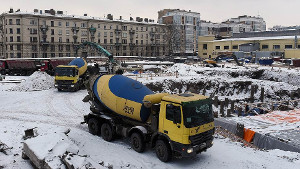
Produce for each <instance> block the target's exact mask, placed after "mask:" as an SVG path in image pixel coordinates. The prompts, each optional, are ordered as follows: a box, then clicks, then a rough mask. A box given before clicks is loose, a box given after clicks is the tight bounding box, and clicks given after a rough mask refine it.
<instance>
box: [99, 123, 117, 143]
mask: <svg viewBox="0 0 300 169" xmlns="http://www.w3.org/2000/svg"><path fill="white" fill-rule="evenodd" d="M101 137H102V138H103V139H104V140H105V141H112V140H113V138H114V134H113V130H112V128H111V126H110V125H109V124H107V123H103V124H102V126H101Z"/></svg>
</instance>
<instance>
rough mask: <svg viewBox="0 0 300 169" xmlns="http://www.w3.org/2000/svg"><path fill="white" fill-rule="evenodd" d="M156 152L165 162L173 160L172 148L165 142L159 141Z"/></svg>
mask: <svg viewBox="0 0 300 169" xmlns="http://www.w3.org/2000/svg"><path fill="white" fill-rule="evenodd" d="M155 151H156V155H157V157H158V159H160V161H163V162H168V161H170V160H171V158H172V151H171V148H170V146H169V145H168V144H167V143H166V142H165V141H163V140H157V141H156V146H155Z"/></svg>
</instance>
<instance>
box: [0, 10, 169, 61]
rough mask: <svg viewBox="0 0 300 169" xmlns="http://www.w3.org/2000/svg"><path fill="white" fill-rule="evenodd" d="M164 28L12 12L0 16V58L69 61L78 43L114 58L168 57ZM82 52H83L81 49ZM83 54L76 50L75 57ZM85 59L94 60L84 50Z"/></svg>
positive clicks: (52, 13) (110, 18) (139, 20)
mask: <svg viewBox="0 0 300 169" xmlns="http://www.w3.org/2000/svg"><path fill="white" fill-rule="evenodd" d="M166 31H167V27H166V26H165V25H164V24H157V23H154V21H153V20H148V19H147V18H144V19H142V18H139V17H137V19H136V20H133V19H132V18H130V20H123V19H122V17H120V18H119V19H113V16H112V15H108V17H107V18H97V17H90V16H87V15H86V14H85V15H84V16H75V15H69V14H68V15H66V14H64V13H63V12H62V11H57V12H56V11H54V10H52V9H51V10H45V11H42V10H34V12H32V13H30V12H21V11H19V10H18V11H13V10H12V9H11V10H10V11H9V12H7V13H3V14H1V15H0V33H1V36H0V58H36V57H45V58H46V57H70V56H74V54H75V51H76V50H75V49H76V47H77V46H79V45H80V43H82V42H85V41H89V42H95V43H98V44H100V45H101V46H102V47H104V48H105V49H107V50H108V51H109V52H110V53H112V54H113V55H114V56H155V57H160V56H165V55H168V53H167V52H168V49H167V47H168V45H167V40H166V39H167V38H166V37H165V32H166ZM84 50H85V49H84ZM82 51H83V50H82V49H80V50H79V51H78V54H81V52H82ZM85 51H86V52H88V55H89V56H98V55H100V54H99V53H97V51H96V50H93V49H88V50H85Z"/></svg>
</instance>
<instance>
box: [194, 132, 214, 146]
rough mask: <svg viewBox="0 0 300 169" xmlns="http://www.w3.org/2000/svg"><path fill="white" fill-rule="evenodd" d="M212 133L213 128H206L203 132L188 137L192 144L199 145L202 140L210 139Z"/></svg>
mask: <svg viewBox="0 0 300 169" xmlns="http://www.w3.org/2000/svg"><path fill="white" fill-rule="evenodd" d="M213 134H214V129H212V130H208V131H206V132H204V133H200V134H197V135H194V136H190V137H189V139H190V140H191V142H192V145H193V146H194V145H199V144H201V143H203V142H206V141H207V140H212V139H213Z"/></svg>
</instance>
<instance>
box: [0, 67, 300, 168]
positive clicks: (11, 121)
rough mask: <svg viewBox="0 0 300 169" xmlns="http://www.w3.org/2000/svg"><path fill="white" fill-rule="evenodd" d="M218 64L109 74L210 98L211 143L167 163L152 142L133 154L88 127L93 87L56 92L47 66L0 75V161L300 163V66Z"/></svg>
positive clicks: (124, 141)
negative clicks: (45, 69) (194, 153)
mask: <svg viewBox="0 0 300 169" xmlns="http://www.w3.org/2000/svg"><path fill="white" fill-rule="evenodd" d="M129 62H130V61H128V63H129ZM141 63H142V62H141V61H140V62H139V64H141ZM144 63H151V61H144ZM152 64H153V63H152ZM217 64H218V66H217V67H209V66H207V63H194V64H191V63H190V64H184V63H177V64H174V63H173V65H169V66H167V65H163V64H162V65H160V64H154V65H149V64H144V65H143V66H142V67H141V66H139V71H134V70H128V69H127V71H125V72H124V73H123V75H115V76H112V78H113V77H116V76H124V77H126V78H129V79H132V80H133V81H138V82H139V83H141V84H142V85H145V86H146V87H147V88H149V89H150V90H151V91H153V93H155V94H159V93H169V94H175V95H176V94H180V93H186V94H188V93H195V94H200V95H204V96H206V97H207V98H210V99H211V104H212V110H211V112H212V114H213V116H214V128H215V133H214V135H213V142H214V143H213V145H212V147H211V148H209V149H207V150H205V152H203V153H201V154H198V155H197V156H193V157H192V158H184V157H183V158H182V157H181V158H178V157H173V159H172V161H171V162H168V163H163V162H161V161H162V159H160V160H161V161H160V160H159V159H157V158H156V157H155V152H154V151H152V150H151V149H152V148H151V147H149V146H146V147H145V152H144V153H138V152H135V151H133V150H132V149H134V150H135V148H134V147H132V140H131V139H130V138H129V139H128V138H126V137H116V138H114V141H112V142H107V141H105V140H106V139H107V138H106V137H105V135H102V134H101V136H102V137H103V139H105V140H103V139H102V138H101V137H97V136H95V135H93V133H92V134H91V131H93V132H96V131H97V130H91V128H90V126H89V125H90V123H88V125H86V124H85V123H82V122H84V118H83V117H84V116H87V115H88V114H89V113H90V111H91V110H92V109H91V108H90V106H89V104H88V103H87V102H83V101H82V100H83V99H84V97H85V96H86V95H87V94H88V91H89V90H86V89H81V90H78V91H76V92H74V91H73V92H72V91H71V92H70V91H59V90H57V89H56V88H55V83H56V82H55V81H56V80H54V79H55V78H56V76H57V75H55V76H50V75H48V74H47V73H45V72H42V71H36V72H35V73H33V74H32V75H30V76H9V75H7V76H2V81H0V90H1V96H0V97H1V103H0V104H1V109H2V110H1V114H0V116H1V125H0V126H1V127H0V128H1V130H0V136H1V137H0V143H1V144H0V150H1V151H0V166H1V168H20V167H21V168H32V167H33V166H34V167H37V168H82V167H84V168H153V167H158V168H170V167H172V168H183V167H184V168H186V167H188V168H199V166H201V167H203V168H208V167H210V168H211V167H213V168H217V167H221V168H264V167H266V168H270V167H273V168H287V167H291V168H297V167H296V166H298V165H299V162H300V161H299V158H300V154H299V153H300V142H299V139H298V138H299V136H300V132H299V124H300V112H299V106H300V105H299V99H300V98H299V97H300V86H299V80H300V78H299V77H300V70H299V68H292V67H284V66H276V65H273V66H261V65H256V64H244V65H243V66H238V65H237V64H234V63H226V62H221V63H217ZM103 77H104V76H103ZM118 83H119V82H118ZM138 88H139V87H138ZM98 90H99V89H98ZM111 90H113V89H111ZM89 92H95V91H89ZM98 92H99V91H98ZM128 92H129V93H130V91H129V90H128ZM99 96H100V95H99ZM120 97H121V96H120ZM102 99H103V98H102ZM25 100H26V101H25ZM144 100H145V98H144ZM106 104H108V103H106ZM92 111H93V110H92ZM116 111H118V110H116ZM126 111H129V112H130V111H131V110H130V109H128V110H126ZM161 111H163V110H161ZM161 113H162V112H161ZM141 117H142V116H141ZM182 123H183V122H182ZM177 125H178V124H177ZM196 130H198V129H196ZM89 132H90V133H89ZM96 135H97V134H96ZM245 161H248V162H247V163H245ZM233 163H234V164H235V165H234V166H232V164H233Z"/></svg>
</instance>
